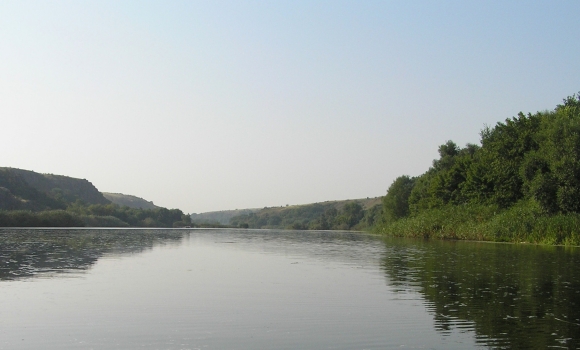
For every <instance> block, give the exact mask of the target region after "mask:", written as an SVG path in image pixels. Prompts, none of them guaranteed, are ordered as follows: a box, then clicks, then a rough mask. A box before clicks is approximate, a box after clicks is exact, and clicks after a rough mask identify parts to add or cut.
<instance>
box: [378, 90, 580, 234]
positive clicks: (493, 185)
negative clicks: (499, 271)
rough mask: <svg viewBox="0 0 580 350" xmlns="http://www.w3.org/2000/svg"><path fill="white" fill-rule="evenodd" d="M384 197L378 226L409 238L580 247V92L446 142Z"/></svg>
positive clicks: (383, 230)
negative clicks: (469, 138)
mask: <svg viewBox="0 0 580 350" xmlns="http://www.w3.org/2000/svg"><path fill="white" fill-rule="evenodd" d="M439 156H440V157H439V159H436V160H434V161H433V165H432V166H431V168H430V169H429V170H428V171H427V172H425V173H424V174H422V175H421V176H418V177H409V176H401V177H399V178H397V179H396V180H395V181H394V182H393V183H392V184H391V186H390V187H389V189H388V191H387V195H386V196H385V197H384V198H383V216H382V223H381V224H380V225H379V226H378V231H379V232H383V233H387V234H392V235H405V236H422V237H440V238H454V239H457V238H459V239H478V240H491V241H517V242H534V243H550V244H580V239H579V236H580V235H579V233H580V95H573V96H570V97H568V98H566V99H564V102H563V104H561V105H558V106H557V107H556V108H555V109H554V110H553V111H545V112H538V113H535V114H527V115H524V114H523V113H520V114H518V116H517V117H514V118H511V119H507V120H506V121H505V122H503V123H501V122H500V123H497V125H496V126H495V127H494V128H490V127H487V128H484V129H483V130H482V131H481V144H480V145H474V144H468V145H467V146H466V147H464V148H460V147H458V146H457V145H456V144H455V143H454V142H452V141H448V142H446V143H445V144H443V145H441V146H440V147H439Z"/></svg>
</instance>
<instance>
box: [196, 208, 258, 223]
mask: <svg viewBox="0 0 580 350" xmlns="http://www.w3.org/2000/svg"><path fill="white" fill-rule="evenodd" d="M259 210H261V209H236V210H220V211H209V212H206V213H200V214H191V221H192V222H194V223H197V224H215V223H217V224H220V225H229V223H230V220H231V218H233V217H235V216H240V215H245V214H250V213H254V212H257V211H259Z"/></svg>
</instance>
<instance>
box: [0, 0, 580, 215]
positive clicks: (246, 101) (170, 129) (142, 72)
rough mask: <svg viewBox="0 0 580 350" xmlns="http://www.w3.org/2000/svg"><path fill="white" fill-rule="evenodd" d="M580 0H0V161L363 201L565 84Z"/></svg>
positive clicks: (185, 198)
mask: <svg viewBox="0 0 580 350" xmlns="http://www.w3.org/2000/svg"><path fill="white" fill-rule="evenodd" d="M579 13H580V2H579V1H575V0H574V1H336V0H333V1H313V0H309V1H295V0H294V1H241V0H239V1H237V0H236V1H216V0H211V1H167V0H164V1H143V0H140V1H104V0H103V1H101V0H99V1H25V0H24V1H11V0H6V1H2V2H0V131H1V136H0V166H8V167H14V168H22V169H27V170H34V171H36V172H40V173H53V174H61V175H67V176H72V177H78V178H85V179H88V180H89V181H91V182H92V183H93V184H94V185H95V186H96V187H97V188H98V189H99V190H101V191H103V192H120V193H125V194H132V195H136V196H139V197H143V198H145V199H147V200H152V201H153V202H154V203H155V204H157V205H161V206H165V207H169V208H180V209H182V210H184V211H185V212H198V213H199V212H205V211H213V210H222V209H236V208H238V209H241V208H254V207H264V206H280V205H286V204H302V203H312V202H321V201H325V200H336V199H354V198H364V197H376V196H382V195H384V194H385V193H386V189H387V188H388V187H389V185H390V184H391V182H392V181H393V180H394V179H395V178H396V177H397V176H400V175H403V174H408V175H411V176H416V175H419V174H421V173H423V172H425V171H426V170H427V169H428V168H429V166H430V165H431V162H432V160H433V159H434V158H437V157H438V154H437V147H438V146H439V145H441V144H443V143H445V142H446V141H447V140H453V141H455V142H456V143H457V144H459V145H460V146H464V145H465V144H466V143H478V142H479V132H480V130H481V129H482V128H483V127H484V126H485V125H490V126H493V125H495V124H496V123H497V122H499V121H503V120H505V119H506V118H510V117H512V116H514V115H516V114H517V113H518V112H520V111H523V112H525V113H527V112H532V113H533V112H536V111H538V110H546V109H553V108H554V107H555V106H556V105H557V104H558V103H560V102H561V101H562V99H563V98H565V97H566V96H569V95H572V94H573V93H576V92H578V91H580V63H579V61H578V57H580V21H579V20H578V14H579Z"/></svg>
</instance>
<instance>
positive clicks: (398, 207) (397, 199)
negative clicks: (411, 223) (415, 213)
mask: <svg viewBox="0 0 580 350" xmlns="http://www.w3.org/2000/svg"><path fill="white" fill-rule="evenodd" d="M414 186H415V179H414V178H411V177H409V176H407V175H403V176H399V177H398V178H396V179H395V181H393V183H392V184H391V186H389V189H388V190H387V195H386V196H385V197H383V219H384V221H385V222H387V223H389V222H392V221H395V220H398V219H400V218H403V217H406V216H408V215H409V197H410V195H411V191H412V190H413V187H414Z"/></svg>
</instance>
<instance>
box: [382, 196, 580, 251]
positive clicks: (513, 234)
mask: <svg viewBox="0 0 580 350" xmlns="http://www.w3.org/2000/svg"><path fill="white" fill-rule="evenodd" d="M374 231H375V232H376V233H380V234H384V235H389V236H396V237H423V238H435V239H458V240H475V241H490V242H512V243H534V244H548V245H567V246H572V245H580V214H578V213H567V214H555V215H548V214H545V213H543V212H542V210H541V208H540V207H539V206H538V205H537V204H536V203H534V202H533V201H522V202H520V203H518V204H516V205H515V206H513V207H511V208H509V209H506V210H498V208H497V207H496V206H493V205H474V204H467V205H460V206H456V205H448V206H444V207H441V208H436V209H429V210H425V211H422V212H420V213H418V214H416V215H414V216H409V217H405V218H401V219H399V220H397V221H394V222H392V223H389V224H383V225H379V226H377V227H376V228H375V230H374Z"/></svg>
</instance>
